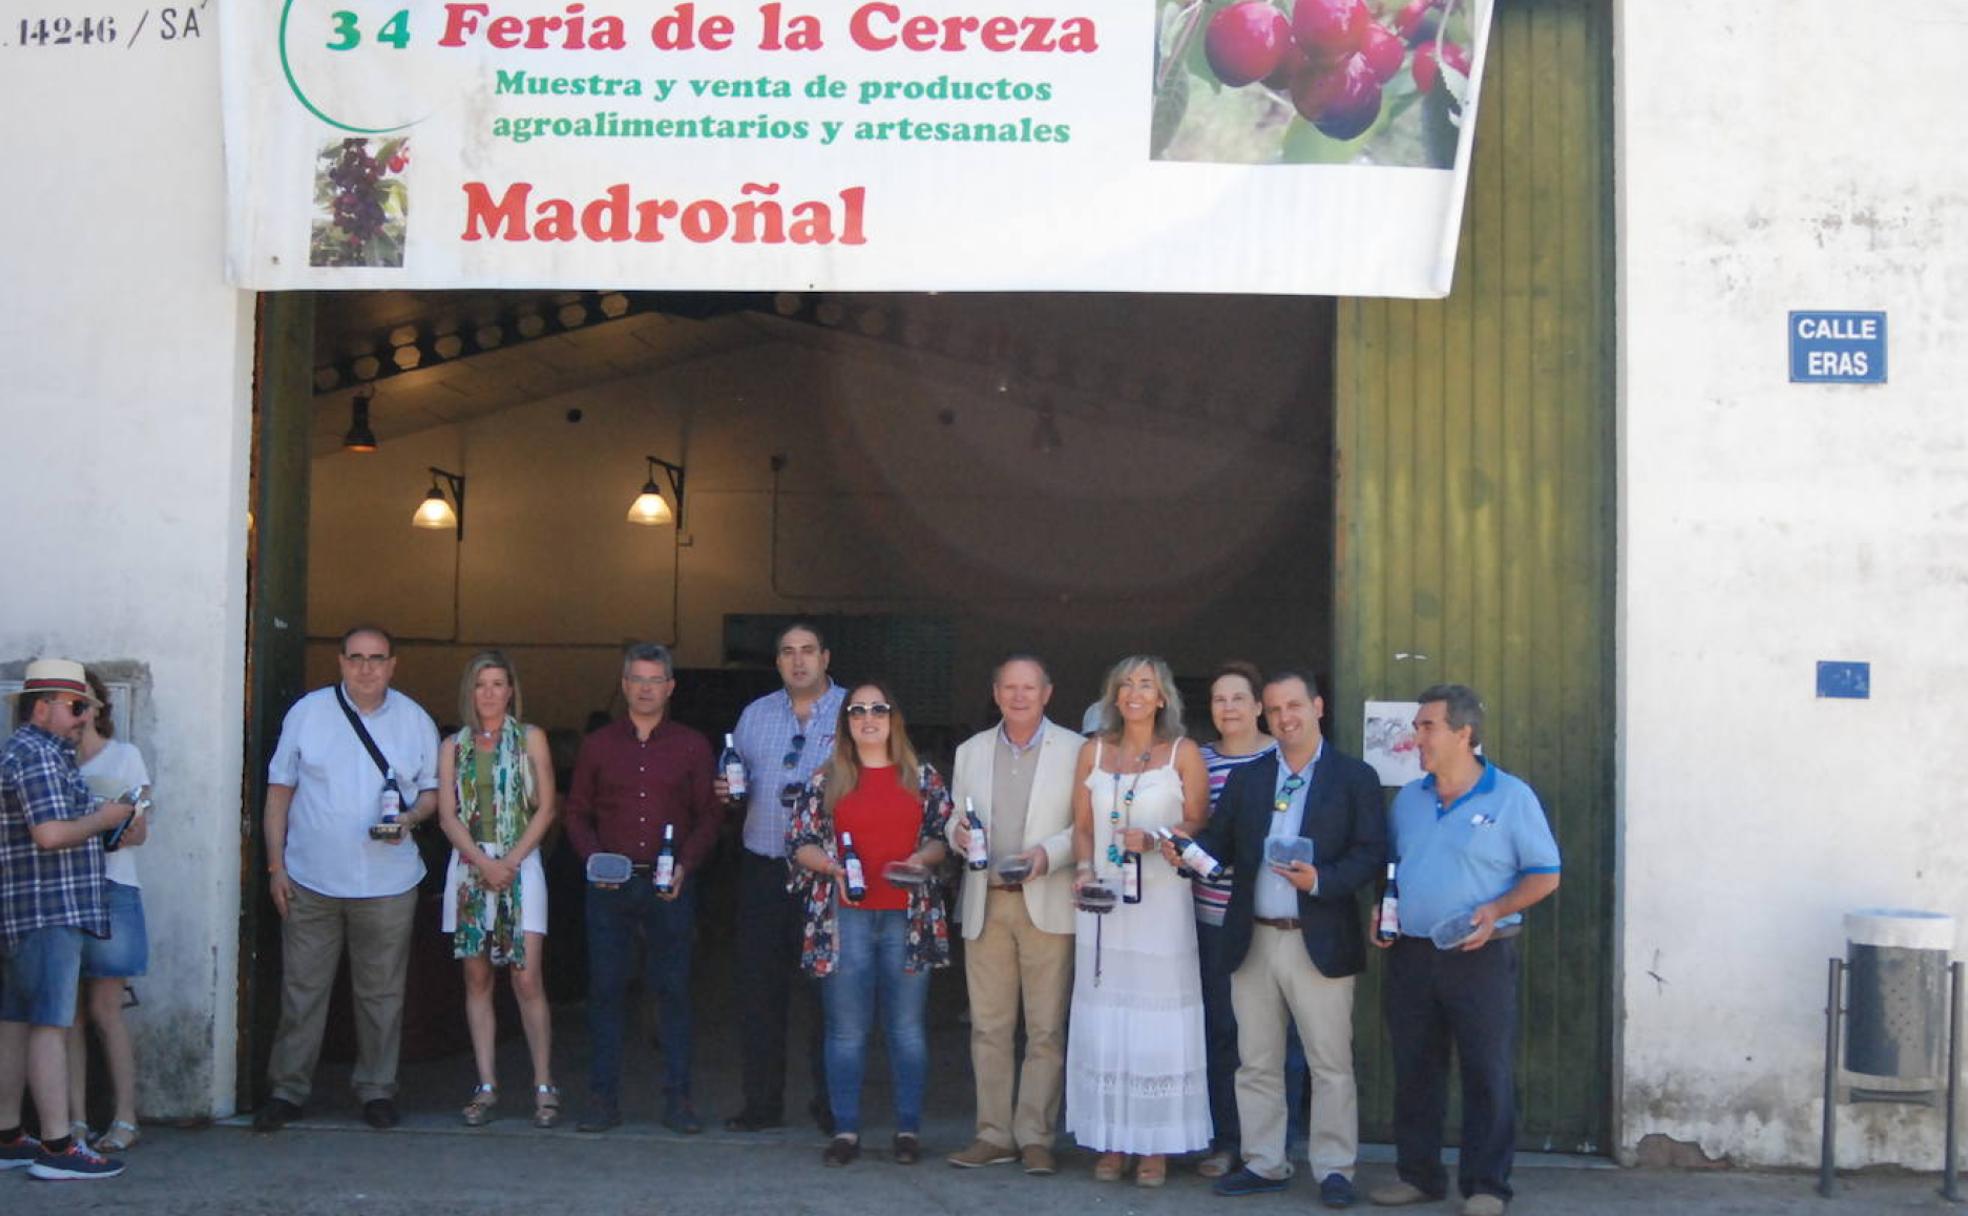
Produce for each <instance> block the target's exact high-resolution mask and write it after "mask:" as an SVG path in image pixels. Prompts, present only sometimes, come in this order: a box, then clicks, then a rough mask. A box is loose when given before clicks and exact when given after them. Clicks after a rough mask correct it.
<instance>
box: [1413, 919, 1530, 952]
mask: <svg viewBox="0 0 1968 1216" xmlns="http://www.w3.org/2000/svg"><path fill="white" fill-rule="evenodd" d="M1523 931H1524V926H1523V925H1521V924H1516V925H1504V926H1503V927H1501V928H1498V929H1492V930H1490V937H1489V941H1486V942H1484V943H1483V944H1484V945H1486V946H1487V945H1489V944H1490V942H1507V941H1509V940H1510V939H1511V938H1513V937H1516V936H1517V935H1518V934H1519V933H1522V932H1523ZM1400 940H1401V941H1403V942H1427V943H1428V945H1429V946H1431V947H1433V946H1434V945H1435V943H1434V942H1433V941H1432V940H1430V938H1429V936H1428V935H1427V934H1426V933H1403V934H1402V935H1401V937H1400ZM1458 948H1460V947H1458Z"/></svg>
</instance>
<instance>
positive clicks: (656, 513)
mask: <svg viewBox="0 0 1968 1216" xmlns="http://www.w3.org/2000/svg"><path fill="white" fill-rule="evenodd" d="M643 459H644V460H647V461H648V462H649V479H648V480H647V481H645V482H643V483H642V493H640V494H638V495H636V500H635V501H634V502H633V503H631V504H629V522H630V523H632V524H641V525H642V526H643V527H645V528H656V527H661V526H662V525H664V524H667V523H674V524H676V525H677V527H679V528H681V527H682V526H683V466H682V465H680V464H671V463H670V462H669V461H667V460H662V459H659V458H657V457H655V456H644V457H643ZM658 465H661V466H662V469H663V472H664V473H666V474H668V475H669V479H670V494H671V496H672V497H674V498H675V499H676V510H675V511H674V512H672V511H671V510H670V504H669V503H667V502H665V501H663V491H662V489H661V487H659V486H657V484H656V468H657V466H658Z"/></svg>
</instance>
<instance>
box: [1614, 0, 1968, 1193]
mask: <svg viewBox="0 0 1968 1216" xmlns="http://www.w3.org/2000/svg"><path fill="white" fill-rule="evenodd" d="M1964 51H1968V3H1964V2H1962V0H1928V2H1927V3H1923V4H1920V5H1913V6H1909V5H1859V4H1851V3H1847V2H1844V0H1736V2H1735V3H1732V4H1729V5H1727V6H1721V7H1718V6H1716V5H1714V4H1711V3H1705V2H1697V0H1644V3H1643V2H1641V0H1625V2H1624V3H1623V4H1622V5H1621V6H1620V9H1619V13H1618V17H1617V49H1616V53H1617V57H1618V59H1617V61H1618V97H1617V111H1618V113H1619V118H1620V141H1619V161H1618V174H1619V177H1618V186H1617V191H1618V198H1619V206H1620V211H1621V215H1620V221H1621V222H1620V265H1619V273H1620V277H1621V280H1622V299H1621V308H1620V311H1621V326H1620V344H1621V355H1622V359H1621V362H1622V388H1623V393H1622V403H1621V408H1622V426H1623V432H1622V439H1621V444H1620V464H1621V469H1622V504H1621V505H1622V518H1621V559H1620V572H1621V573H1620V580H1621V585H1620V603H1621V608H1622V614H1623V620H1622V627H1623V632H1622V638H1621V645H1620V673H1621V684H1622V692H1621V713H1620V720H1621V731H1622V743H1623V750H1622V780H1621V798H1622V805H1621V815H1622V840H1621V845H1622V848H1621V856H1622V860H1623V865H1624V869H1623V872H1622V874H1621V876H1620V888H1619V889H1620V896H1621V899H1620V927H1619V930H1618V941H1619V946H1620V950H1621V954H1622V958H1621V977H1622V979H1621V983H1620V987H1619V991H1618V993H1617V1005H1618V1012H1619V1014H1620V1016H1621V1018H1622V1022H1621V1027H1622V1034H1621V1038H1620V1041H1619V1055H1620V1059H1621V1064H1620V1073H1621V1075H1620V1081H1621V1088H1622V1097H1621V1099H1620V1103H1619V1115H1620V1140H1621V1143H1622V1145H1623V1146H1624V1147H1626V1148H1631V1147H1633V1146H1634V1145H1636V1144H1638V1143H1639V1142H1640V1141H1641V1140H1642V1138H1644V1137H1647V1136H1649V1135H1654V1134H1658V1135H1663V1136H1666V1137H1670V1138H1673V1139H1676V1140H1681V1141H1688V1142H1695V1143H1698V1144H1699V1145H1700V1147H1701V1148H1702V1149H1703V1151H1705V1152H1707V1153H1708V1154H1710V1155H1714V1156H1726V1157H1729V1158H1732V1159H1734V1160H1736V1161H1738V1162H1746V1163H1758V1164H1779V1163H1780V1164H1792V1165H1796V1164H1809V1163H1814V1162H1815V1161H1816V1159H1817V1136H1818V1131H1819V1127H1820V1122H1819V1103H1818V1092H1819V1086H1820V1078H1821V1072H1820V1069H1821V1060H1822V1052H1823V1036H1824V1029H1823V1026H1824V1023H1823V1004H1824V983H1825V968H1826V960H1827V959H1828V958H1829V957H1831V956H1833V955H1836V954H1841V953H1843V951H1844V940H1843V931H1842V927H1841V919H1840V918H1841V915H1842V913H1844V912H1845V911H1846V910H1848V909H1852V908H1856V907H1861V906H1866V905H1878V904H1895V905H1909V906H1916V907H1924V908H1933V909H1938V910H1941V911H1945V912H1950V913H1953V914H1955V915H1956V916H1963V917H1968V837H1965V836H1964V834H1963V832H1962V831H1961V829H1960V809H1959V801H1960V800H1959V798H1958V796H1957V793H1956V790H1957V788H1958V785H1959V778H1958V770H1959V768H1960V757H1961V755H1962V746H1961V743H1960V740H1959V737H1958V736H1959V727H1958V725H1957V723H1958V721H1959V719H1960V716H1961V713H1962V696H1961V688H1962V682H1963V679H1964V676H1968V630H1964V623H1968V611H1965V610H1968V599H1965V598H1964V594H1963V593H1964V589H1968V459H1964V452H1968V411H1964V410H1963V408H1962V404H1961V400H1960V387H1961V385H1962V384H1963V383H1964V381H1968V347H1964V344H1963V342H1962V333H1963V331H1964V329H1965V328H1968V247H1964V246H1963V244H1962V242H1961V241H1960V239H1959V238H1960V233H1961V231H1962V223H1963V215H1964V212H1963V205H1964V200H1968V155H1964V153H1968V138H1964V136H1963V133H1962V127H1961V124H1960V122H1959V121H1958V119H1957V118H1956V117H1955V116H1954V114H1953V110H1954V108H1955V107H1954V106H1953V105H1952V104H1951V103H1950V101H1949V97H1950V93H1951V82H1953V81H1955V80H1957V79H1958V77H1959V74H1960V63H1961V60H1962V55H1963V52H1964ZM1791 309H1883V310H1885V311H1886V312H1887V313H1888V314H1889V327H1890V328H1889V335H1890V343H1891V349H1890V358H1891V376H1892V380H1891V383H1890V384H1888V385H1884V386H1879V387H1858V386H1838V387H1826V386H1806V385H1793V384H1790V383H1788V382H1787V376H1788V366H1787V356H1786V313H1787V312H1788V310H1791ZM1820 659H1859V660H1869V661H1870V662H1871V664H1872V684H1873V692H1872V697H1871V699H1870V700H1864V701H1840V700H1819V699H1816V697H1815V696H1814V668H1815V663H1816V661H1817V660H1820ZM1845 1111H1846V1113H1845V1114H1843V1115H1842V1116H1841V1117H1842V1120H1843V1121H1842V1122H1841V1128H1842V1129H1843V1130H1842V1131H1841V1146H1840V1150H1841V1151H1840V1155H1841V1159H1842V1160H1844V1161H1846V1162H1849V1163H1852V1164H1859V1163H1864V1162H1874V1161H1897V1162H1903V1163H1906V1164H1908V1165H1912V1166H1916V1167H1920V1168H1927V1169H1932V1168H1936V1167H1937V1166H1938V1164H1939V1144H1940V1132H1941V1121H1940V1116H1939V1113H1938V1112H1937V1111H1936V1112H1920V1113H1909V1112H1907V1111H1904V1110H1902V1109H1900V1108H1880V1107H1871V1108H1858V1110H1857V1111H1854V1110H1853V1108H1845Z"/></svg>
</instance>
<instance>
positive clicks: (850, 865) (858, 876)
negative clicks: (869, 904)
mask: <svg viewBox="0 0 1968 1216" xmlns="http://www.w3.org/2000/svg"><path fill="white" fill-rule="evenodd" d="M867 885H868V880H867V878H866V877H864V876H863V874H862V871H861V859H860V858H859V857H850V858H848V859H847V889H848V890H849V891H859V890H861V889H863V888H864V887H866V886H867Z"/></svg>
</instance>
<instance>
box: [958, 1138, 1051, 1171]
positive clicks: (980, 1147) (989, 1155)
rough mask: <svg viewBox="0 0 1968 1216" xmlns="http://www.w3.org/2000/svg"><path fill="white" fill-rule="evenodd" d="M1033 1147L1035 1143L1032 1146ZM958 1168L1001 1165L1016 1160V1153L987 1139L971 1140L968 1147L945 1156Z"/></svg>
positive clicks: (968, 1168)
mask: <svg viewBox="0 0 1968 1216" xmlns="http://www.w3.org/2000/svg"><path fill="white" fill-rule="evenodd" d="M1033 1147H1034V1148H1036V1147H1037V1145H1034V1146H1033ZM945 1160H946V1161H948V1162H949V1163H950V1164H951V1165H954V1166H956V1167H957V1168H958V1169H960V1170H974V1169H978V1168H980V1167H983V1166H986V1165H1003V1164H1004V1163H1005V1162H1007V1161H1016V1160H1018V1154H1017V1153H1014V1152H1012V1151H1011V1150H1010V1149H1008V1148H1005V1147H1004V1146H1002V1145H997V1144H993V1143H991V1142H990V1141H989V1140H983V1139H978V1140H972V1141H971V1142H970V1147H969V1148H967V1149H964V1150H963V1151H961V1152H955V1153H951V1154H950V1155H949V1156H948V1157H946V1158H945Z"/></svg>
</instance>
